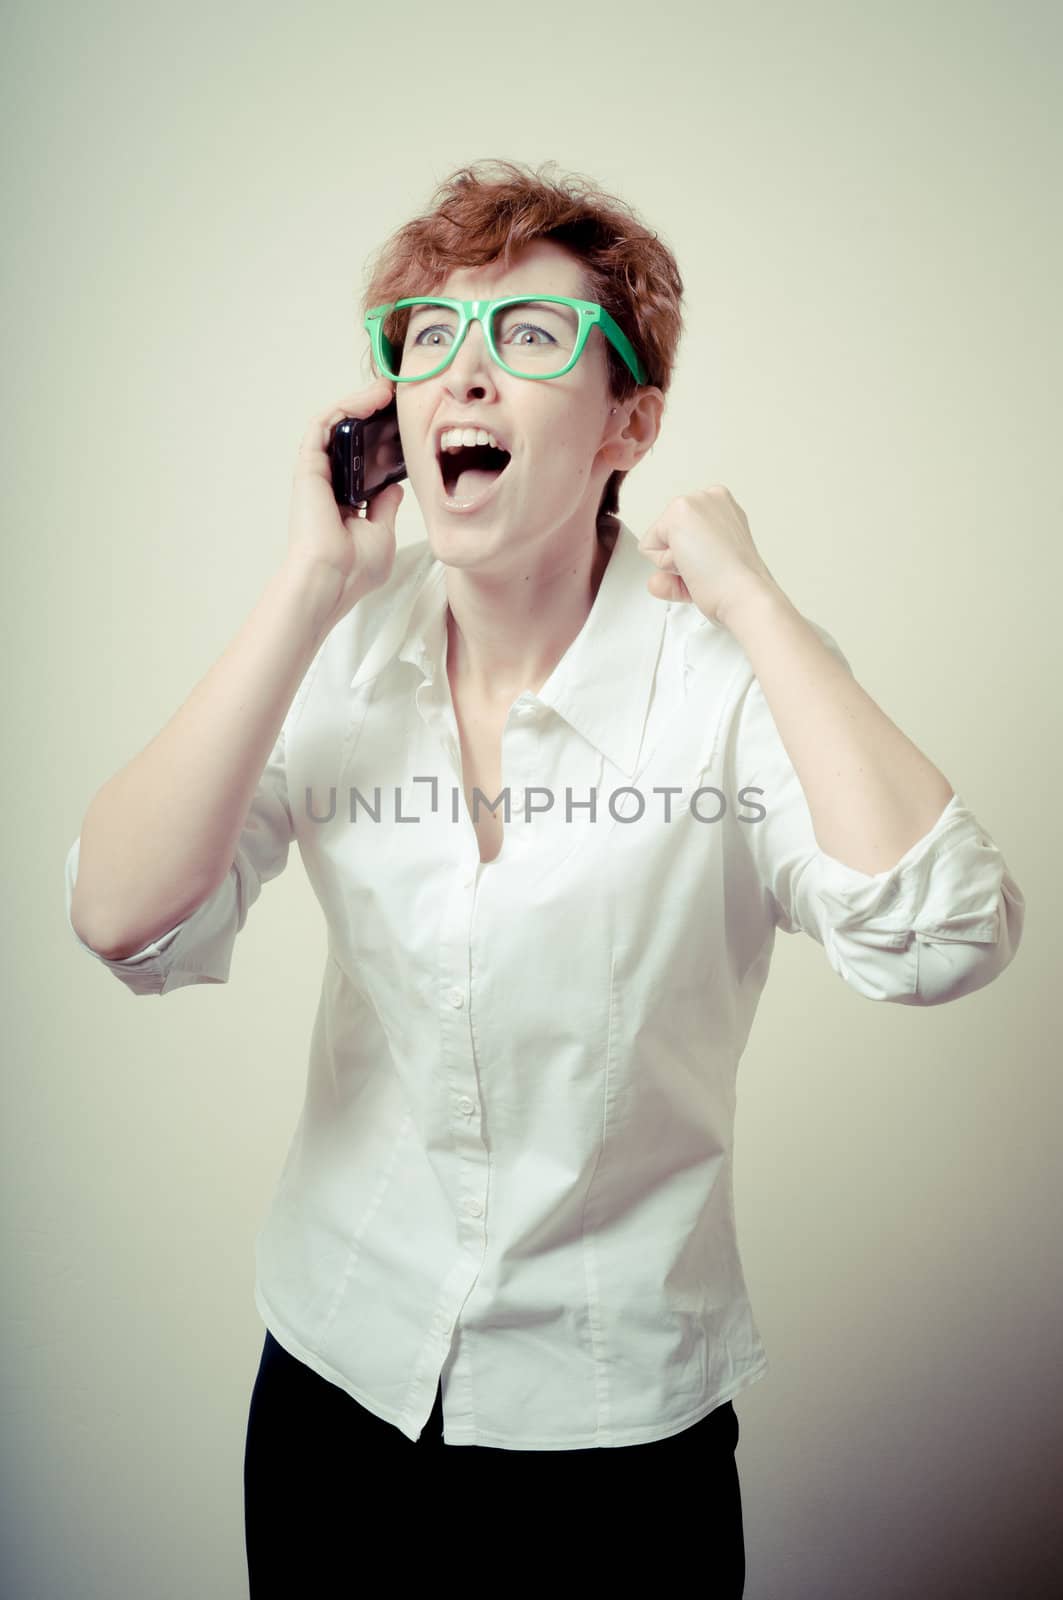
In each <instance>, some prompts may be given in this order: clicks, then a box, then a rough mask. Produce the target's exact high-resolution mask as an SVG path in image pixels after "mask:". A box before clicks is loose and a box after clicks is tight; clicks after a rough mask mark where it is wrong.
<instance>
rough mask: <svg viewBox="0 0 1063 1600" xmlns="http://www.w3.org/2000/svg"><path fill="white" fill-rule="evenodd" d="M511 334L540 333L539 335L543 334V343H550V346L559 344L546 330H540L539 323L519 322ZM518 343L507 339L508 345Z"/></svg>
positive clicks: (534, 341)
mask: <svg viewBox="0 0 1063 1600" xmlns="http://www.w3.org/2000/svg"><path fill="white" fill-rule="evenodd" d="M510 332H512V333H514V334H518V333H539V334H542V340H543V342H546V343H549V344H556V343H557V340H556V339H555V338H554V336H553V334H551V333H547V331H546V329H545V328H540V327H539V325H538V324H537V323H535V322H519V323H518V324H517V326H516V327H515V328H513V329H511V330H510ZM516 342H517V341H516V340H515V339H510V338H508V337H507V338H506V343H507V344H515V343H516ZM532 342H533V343H539V342H540V341H538V340H533V341H532Z"/></svg>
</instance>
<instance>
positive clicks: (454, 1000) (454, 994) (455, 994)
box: [447, 989, 465, 1009]
mask: <svg viewBox="0 0 1063 1600" xmlns="http://www.w3.org/2000/svg"><path fill="white" fill-rule="evenodd" d="M447 999H448V1000H449V1001H450V1003H451V1005H452V1006H456V1007H458V1008H459V1009H460V1008H461V1007H462V1006H463V1005H464V1004H465V996H464V995H463V994H462V992H461V990H460V989H451V990H450V991H449V992H448V994H447Z"/></svg>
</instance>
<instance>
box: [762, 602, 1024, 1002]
mask: <svg viewBox="0 0 1063 1600" xmlns="http://www.w3.org/2000/svg"><path fill="white" fill-rule="evenodd" d="M813 626H815V627H816V631H817V632H818V633H819V635H820V637H821V638H823V640H824V642H825V643H826V644H827V645H828V646H829V647H830V648H831V649H832V650H833V651H834V652H835V654H836V655H838V656H839V657H840V659H841V660H842V661H844V662H845V664H846V666H848V665H849V663H848V661H847V660H846V658H845V656H844V655H843V654H842V652H841V650H840V649H839V648H838V646H837V644H836V643H835V641H834V640H833V639H832V638H831V636H830V635H829V634H828V633H827V632H826V630H825V629H823V628H821V627H819V625H818V624H813ZM737 728H738V731H737V737H736V740H735V743H734V746H733V750H732V755H733V759H734V762H735V770H734V775H733V781H734V782H735V783H736V785H737V789H738V791H741V790H742V789H743V788H747V789H758V790H762V791H763V792H762V793H754V794H749V795H748V796H747V800H746V804H747V805H750V804H752V803H754V802H755V803H757V804H759V805H760V806H762V807H763V808H764V810H765V812H766V815H765V816H764V817H763V818H761V819H759V820H754V821H750V822H743V823H740V824H739V825H738V826H739V831H740V832H741V833H742V834H743V835H744V836H745V838H746V840H747V843H748V846H749V849H750V851H751V853H752V856H753V859H754V862H755V864H756V869H757V874H758V876H759V879H760V882H761V884H762V886H763V888H764V890H765V891H766V892H767V894H768V895H769V896H770V900H771V910H772V916H773V920H774V922H775V925H776V926H777V927H779V928H781V929H782V931H783V932H784V933H801V932H804V933H807V934H809V935H810V936H811V937H812V938H813V939H815V940H817V941H818V943H820V944H821V945H822V946H823V948H824V951H825V952H826V956H827V959H828V961H829V962H830V964H831V966H832V967H833V969H834V971H835V972H837V973H838V975H839V976H840V977H842V978H843V979H844V980H845V981H846V983H848V984H850V985H851V987H852V988H854V989H855V990H856V991H857V992H858V993H859V994H862V995H865V996H866V997H867V998H868V999H870V1000H891V1001H894V1002H896V1003H898V1004H901V1005H919V1006H930V1005H940V1004H942V1003H943V1002H944V1001H947V1000H956V999H959V998H960V997H961V996H962V995H965V994H970V993H972V992H973V991H974V990H976V989H981V988H984V987H985V985H986V984H988V983H991V982H992V980H993V979H994V978H995V977H997V976H998V975H999V974H1000V973H1001V972H1002V971H1003V970H1004V968H1005V967H1006V966H1007V965H1008V964H1009V962H1010V961H1011V960H1012V957H1013V956H1014V955H1015V952H1016V950H1017V949H1018V947H1019V941H1020V939H1021V937H1022V928H1023V921H1024V917H1025V898H1024V896H1023V893H1022V891H1021V890H1020V888H1019V886H1018V884H1017V883H1016V882H1015V879H1014V878H1013V877H1012V876H1011V874H1010V872H1009V871H1008V868H1007V864H1006V862H1005V860H1004V857H1003V855H1002V854H1001V852H1000V850H999V849H998V848H997V846H996V845H995V844H994V842H993V840H992V839H991V838H990V836H989V834H988V832H987V831H986V829H985V828H983V827H982V826H981V824H980V823H979V821H978V818H977V817H976V816H975V815H974V813H973V812H972V811H971V810H970V808H969V807H968V806H967V805H966V804H965V803H964V801H963V800H962V798H961V797H960V795H959V794H956V793H953V795H952V797H951V799H950V800H949V801H948V804H947V805H946V806H945V807H944V809H943V810H942V812H941V814H940V815H939V817H938V818H937V820H936V821H935V823H934V824H933V826H932V827H931V828H930V829H929V830H928V831H927V833H925V834H924V835H923V837H922V838H921V839H918V840H916V842H915V843H914V844H913V845H912V846H911V847H910V848H909V849H908V850H907V851H905V853H904V855H903V856H902V857H901V859H900V860H899V861H898V862H896V863H895V865H894V866H893V867H891V868H889V869H888V870H886V871H883V872H877V873H874V874H869V873H866V872H860V871H858V870H857V869H856V868H855V867H850V866H847V865H846V864H845V863H844V862H841V861H838V860H836V859H835V858H834V857H833V856H829V855H827V854H826V852H825V851H823V850H821V849H820V848H819V845H818V843H817V840H816V835H815V830H814V828H813V825H812V815H811V812H810V810H809V807H808V802H807V800H806V799H805V794H804V790H803V789H802V788H801V784H800V781H799V779H798V777H797V773H796V771H795V769H794V766H793V763H792V762H791V761H790V758H789V756H788V755H787V752H786V748H785V746H784V745H783V742H782V739H781V738H780V736H779V733H778V730H777V728H776V726H775V722H774V719H773V718H772V715H771V712H770V710H769V707H768V704H767V700H766V697H765V695H764V692H763V690H762V688H761V686H760V683H759V682H758V680H757V679H756V678H753V680H752V681H751V683H750V684H749V687H748V689H747V690H746V691H745V697H744V701H743V704H742V707H741V710H740V713H739V717H738V723H737Z"/></svg>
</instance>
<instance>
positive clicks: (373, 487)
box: [362, 400, 406, 499]
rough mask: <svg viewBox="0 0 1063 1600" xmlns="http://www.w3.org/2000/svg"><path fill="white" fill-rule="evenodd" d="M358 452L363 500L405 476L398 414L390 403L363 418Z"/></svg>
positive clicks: (396, 409) (395, 407)
mask: <svg viewBox="0 0 1063 1600" xmlns="http://www.w3.org/2000/svg"><path fill="white" fill-rule="evenodd" d="M362 451H363V455H364V458H365V466H364V469H363V475H362V489H363V493H364V495H365V497H366V499H369V498H370V497H371V496H372V495H374V494H376V493H377V492H378V491H379V490H381V489H383V488H384V487H385V486H386V485H387V484H389V483H395V482H396V481H397V479H398V478H400V477H402V478H404V477H405V476H406V463H405V461H403V459H402V440H401V438H400V437H399V413H398V407H397V406H396V404H395V401H394V400H392V401H391V403H390V405H386V406H385V407H384V409H383V410H382V411H375V412H374V413H373V415H372V416H371V417H367V418H366V420H365V422H364V423H363V425H362Z"/></svg>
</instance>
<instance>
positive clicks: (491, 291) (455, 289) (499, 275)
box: [437, 239, 585, 300]
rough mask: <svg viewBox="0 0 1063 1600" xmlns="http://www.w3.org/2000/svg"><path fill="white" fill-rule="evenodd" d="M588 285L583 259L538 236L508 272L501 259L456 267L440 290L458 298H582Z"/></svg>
mask: <svg viewBox="0 0 1063 1600" xmlns="http://www.w3.org/2000/svg"><path fill="white" fill-rule="evenodd" d="M584 288H585V285H584V282H583V264H582V262H581V261H580V260H579V258H578V257H577V256H574V255H573V254H572V252H571V251H570V250H567V249H566V248H565V247H564V245H559V244H556V243H555V242H554V241H553V240H552V239H535V240H533V241H532V243H531V244H530V245H525V247H524V248H523V249H522V250H520V251H518V252H517V253H516V254H515V255H514V257H513V262H512V265H511V266H510V267H509V269H508V271H503V269H502V264H501V262H500V261H498V260H495V261H490V262H488V263H487V264H486V266H482V267H456V268H455V269H454V271H453V272H451V274H450V276H449V277H448V278H447V280H446V283H445V284H444V285H443V287H442V288H440V289H439V290H437V293H438V294H445V295H453V296H454V297H455V299H458V300H475V299H490V298H497V297H498V296H500V295H507V294H564V295H570V296H571V297H572V298H573V299H574V300H581V299H583V298H584Z"/></svg>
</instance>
